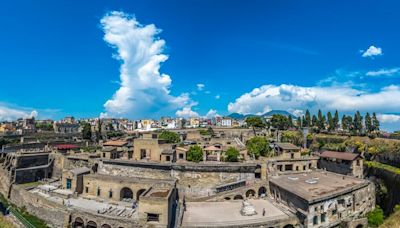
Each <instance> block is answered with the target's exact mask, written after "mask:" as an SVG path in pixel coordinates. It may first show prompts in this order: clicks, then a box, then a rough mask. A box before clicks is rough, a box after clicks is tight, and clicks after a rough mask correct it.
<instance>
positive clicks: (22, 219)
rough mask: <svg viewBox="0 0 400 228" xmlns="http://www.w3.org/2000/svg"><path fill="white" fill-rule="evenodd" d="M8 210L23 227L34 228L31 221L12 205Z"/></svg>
mask: <svg viewBox="0 0 400 228" xmlns="http://www.w3.org/2000/svg"><path fill="white" fill-rule="evenodd" d="M8 210H9V211H10V212H11V214H13V215H14V216H15V217H16V218H17V219H18V220H19V221H20V222H21V223H22V224H23V225H24V226H25V227H27V228H36V226H34V225H33V224H32V223H31V222H29V221H28V220H27V219H26V218H25V217H24V216H23V215H22V214H21V213H20V212H19V211H18V210H16V209H14V208H13V207H11V206H10V207H8Z"/></svg>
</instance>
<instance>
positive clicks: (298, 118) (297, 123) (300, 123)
mask: <svg viewBox="0 0 400 228" xmlns="http://www.w3.org/2000/svg"><path fill="white" fill-rule="evenodd" d="M302 126H303V124H302V122H301V117H300V116H299V117H297V120H296V127H297V129H300V128H301V127H302Z"/></svg>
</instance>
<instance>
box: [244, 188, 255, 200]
mask: <svg viewBox="0 0 400 228" xmlns="http://www.w3.org/2000/svg"><path fill="white" fill-rule="evenodd" d="M255 195H256V191H254V190H253V189H249V190H247V192H246V197H247V198H249V197H253V196H255Z"/></svg>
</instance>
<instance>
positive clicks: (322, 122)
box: [317, 110, 325, 131]
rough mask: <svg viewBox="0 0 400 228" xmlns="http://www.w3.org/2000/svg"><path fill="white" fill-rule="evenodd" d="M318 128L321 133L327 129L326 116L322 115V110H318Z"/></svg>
mask: <svg viewBox="0 0 400 228" xmlns="http://www.w3.org/2000/svg"><path fill="white" fill-rule="evenodd" d="M317 127H318V130H320V131H321V130H324V129H325V116H324V115H323V114H322V112H321V110H318V121H317Z"/></svg>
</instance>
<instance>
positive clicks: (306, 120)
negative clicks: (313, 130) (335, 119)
mask: <svg viewBox="0 0 400 228" xmlns="http://www.w3.org/2000/svg"><path fill="white" fill-rule="evenodd" d="M305 126H306V127H311V126H312V125H311V115H310V111H308V109H307V110H306V115H305Z"/></svg>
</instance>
